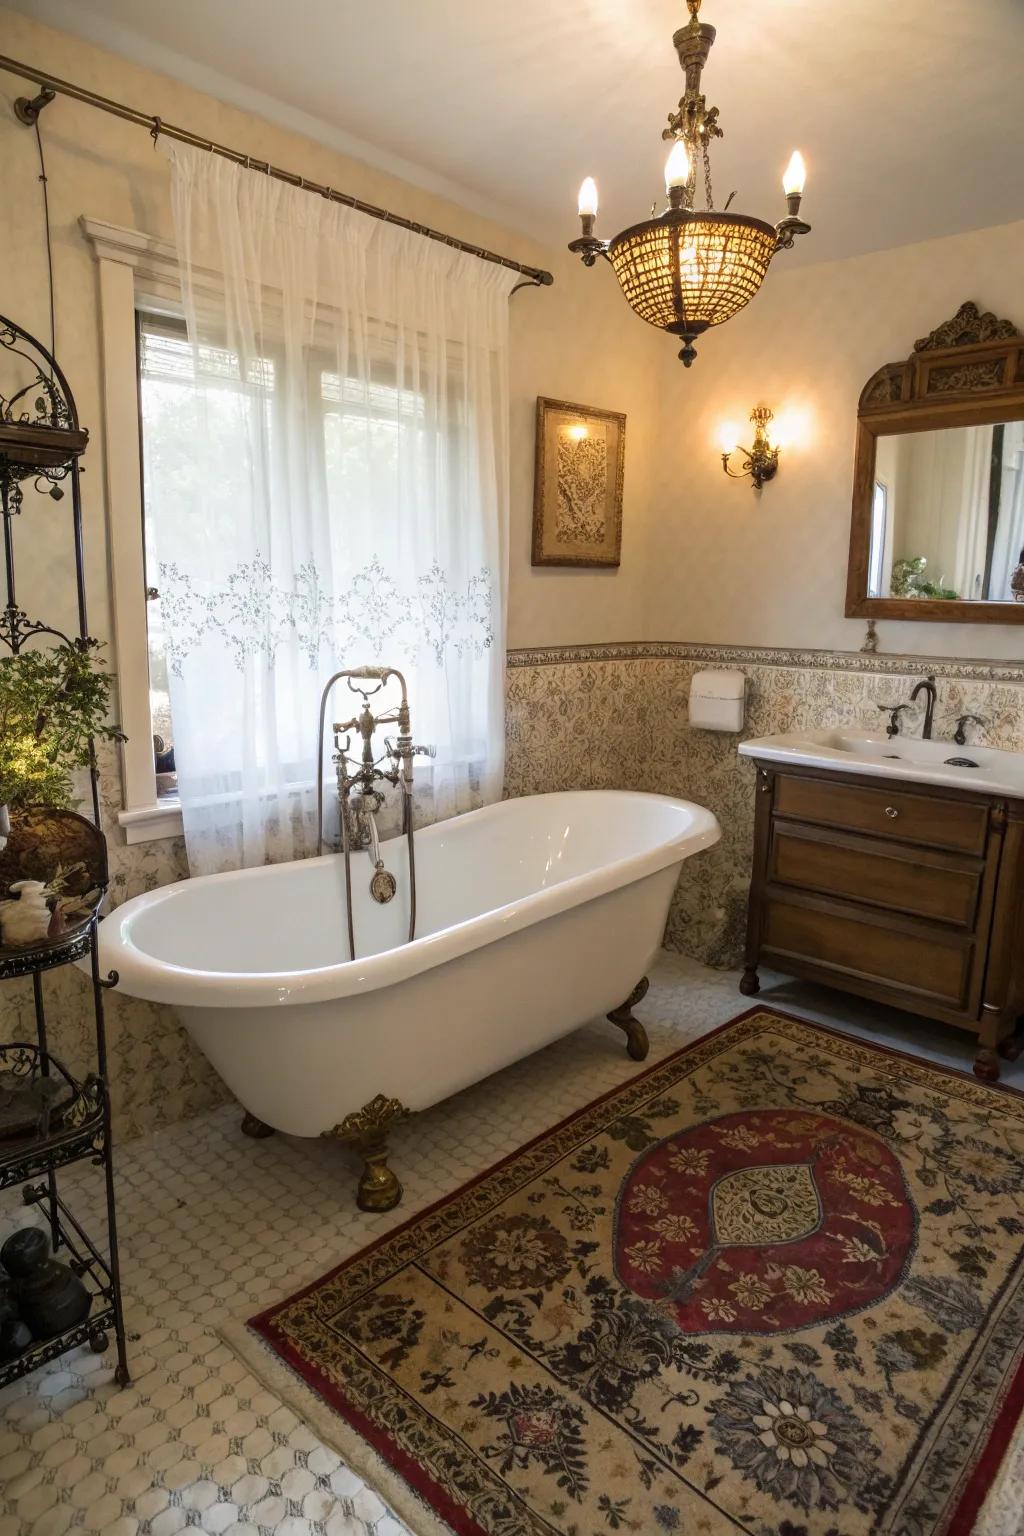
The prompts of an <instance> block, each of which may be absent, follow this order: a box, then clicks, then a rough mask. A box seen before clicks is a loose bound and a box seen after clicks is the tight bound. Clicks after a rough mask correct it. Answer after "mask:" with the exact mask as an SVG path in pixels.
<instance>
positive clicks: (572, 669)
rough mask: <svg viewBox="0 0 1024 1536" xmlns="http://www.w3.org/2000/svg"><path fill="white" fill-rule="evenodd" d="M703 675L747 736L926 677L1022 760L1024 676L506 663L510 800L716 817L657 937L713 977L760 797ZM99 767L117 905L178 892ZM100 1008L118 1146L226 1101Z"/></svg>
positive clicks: (69, 990) (571, 660)
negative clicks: (585, 791) (577, 795)
mask: <svg viewBox="0 0 1024 1536" xmlns="http://www.w3.org/2000/svg"><path fill="white" fill-rule="evenodd" d="M705 666H733V667H740V668H742V670H743V671H744V672H746V674H747V676H748V678H749V679H750V685H749V695H748V701H747V728H746V733H745V734H746V735H748V736H762V735H767V734H769V733H771V732H773V731H784V730H791V729H793V728H794V727H800V726H806V727H811V726H834V725H864V726H867V727H869V728H871V729H875V730H877V729H878V728H879V721H880V719H881V716H880V715H879V712H878V710H877V708H876V707H875V706H876V704H877V703H878V701H880V700H881V701H887V700H890V699H892V700H897V699H905V698H907V697H909V693H910V689H911V687H912V686H913V683H914V682H915V681H916V679H917V678H918V677H920V676H921V675H922V674H923V673H924V672H926V671H930V672H934V673H935V674H936V676H937V678H938V687H939V708H938V712H937V715H936V729H937V730H938V731H941V732H942V733H943V734H945V735H948V734H949V733H950V729H951V723H952V721H953V720H954V719H955V717H956V716H957V715H959V714H963V713H965V712H966V711H968V710H970V711H973V712H974V713H976V714H979V715H982V716H984V717H985V718H986V719H987V720H988V721H989V722H990V724H989V725H988V727H987V728H986V730H985V731H984V732H982V733H981V734H980V736H979V739H981V740H984V741H985V742H987V743H988V744H990V745H992V746H1000V747H1017V748H1021V749H1024V664H1022V665H1009V664H1005V663H999V664H992V665H990V666H983V665H981V664H978V663H958V662H933V661H926V660H919V659H915V658H890V657H882V656H873V657H867V656H861V655H859V654H853V655H846V654H842V655H830V654H828V653H821V652H807V651H763V650H749V649H734V648H731V647H711V646H697V645H686V644H653V643H646V642H638V643H636V644H627V645H608V646H573V647H566V648H561V649H557V650H546V651H513V652H511V653H510V655H509V669H508V701H507V710H506V731H507V746H508V753H507V766H506V792H507V793H508V794H510V795H524V794H533V793H539V792H542V791H544V790H550V789H575V788H590V789H599V788H610V789H642V790H650V791H653V792H655V793H658V794H669V795H682V796H683V797H685V798H687V799H692V800H697V801H700V802H701V803H702V804H704V805H708V806H710V807H711V809H712V810H713V811H714V812H715V813H716V815H717V816H718V819H719V820H720V822H721V823H722V829H723V836H722V841H721V842H720V843H719V844H718V845H717V847H715V848H712V849H710V850H708V852H706V853H702V854H701V855H700V856H699V857H698V858H694V859H691V860H689V861H688V862H687V863H686V864H685V865H684V867H683V875H682V879H681V881H680V884H679V889H678V891H677V893H676V897H675V900H674V902H673V905H672V911H671V914H670V917H669V923H668V930H667V933H666V943H667V944H668V945H669V947H670V948H673V949H678V950H682V951H683V952H685V953H687V954H691V955H694V956H696V957H697V958H698V959H700V960H704V961H705V962H707V963H708V964H710V965H717V966H725V965H730V964H732V963H734V962H735V961H736V960H737V959H738V958H739V954H740V950H741V947H742V940H743V928H744V921H745V914H746V900H747V882H748V880H749V875H750V846H751V837H752V829H753V810H754V793H753V769H752V767H751V765H750V764H749V763H747V762H745V761H744V760H742V759H740V758H739V757H737V755H736V747H737V744H738V742H739V740H740V737H738V736H734V735H720V734H718V733H717V732H711V731H702V730H691V728H690V725H689V722H688V716H687V697H688V693H689V686H690V678H691V676H692V674H693V673H694V672H695V671H698V670H699V669H700V668H701V667H705ZM911 728H912V729H913V728H914V727H911ZM102 767H103V779H102V784H103V790H104V797H105V798H104V807H103V809H104V830H105V832H106V834H107V842H108V845H109V849H110V868H111V901H112V904H113V905H115V906H116V905H117V904H118V903H120V902H122V901H126V900H127V899H128V898H129V897H130V896H135V895H137V894H138V893H139V892H140V891H147V890H152V889H154V887H156V886H159V885H167V884H169V883H171V882H172V881H175V880H180V879H182V878H184V876H185V875H186V873H187V865H186V862H185V849H184V845H183V843H182V841H181V840H180V839H168V840H165V841H162V842H152V843H139V844H135V845H134V846H132V847H127V846H126V845H125V843H124V839H123V835H122V833H121V831H120V829H119V827H118V826H117V819H116V813H117V810H118V809H119V805H120V801H119V798H118V769H117V763H116V760H115V759H114V758H113V756H112V755H110V754H108V755H107V756H106V757H105V759H104V762H103V764H102ZM43 985H44V988H45V996H46V1000H47V1012H48V1018H49V1023H50V1043H51V1047H52V1049H53V1050H54V1052H55V1053H56V1054H57V1055H59V1056H61V1057H62V1059H63V1060H65V1061H66V1063H67V1065H68V1066H69V1068H70V1069H71V1070H72V1071H79V1072H82V1071H85V1070H88V1067H89V1064H90V1062H91V1060H92V1045H91V1029H92V1014H91V1000H90V998H89V995H88V993H87V990H86V981H85V977H84V976H82V975H81V974H80V973H79V972H78V971H77V970H76V969H75V968H74V967H68V968H66V969H64V970H60V971H51V972H49V973H48V974H47V975H46V976H45V977H44V979H43ZM738 1006H739V1004H738V1002H737V1007H738ZM0 1007H2V1010H3V1013H2V1018H3V1029H2V1034H3V1037H4V1038H5V1039H29V1038H31V1037H32V1035H33V1032H34V1029H33V1010H32V990H31V985H30V983H29V982H27V981H26V982H24V983H21V982H12V983H9V984H8V985H7V986H5V988H4V992H3V995H2V997H0ZM106 1007H107V1025H108V1035H109V1041H110V1061H111V1071H112V1082H111V1091H112V1097H113V1103H114V1110H115V1115H116V1118H117V1124H118V1132H119V1134H120V1135H121V1136H130V1135H137V1134H139V1133H141V1132H143V1131H146V1130H151V1129H155V1128H156V1127H158V1126H160V1125H166V1124H168V1123H170V1122H172V1121H175V1120H181V1119H185V1118H186V1117H188V1116H189V1115H194V1114H198V1113H199V1112H200V1111H201V1110H203V1109H206V1108H208V1107H209V1106H210V1105H212V1104H215V1103H218V1102H219V1101H221V1100H223V1099H225V1098H227V1097H228V1096H229V1095H228V1093H227V1090H226V1088H225V1087H224V1085H223V1084H222V1083H221V1081H220V1079H219V1078H218V1076H217V1075H216V1073H215V1072H214V1071H213V1069H212V1067H210V1066H209V1065H208V1063H207V1062H206V1060H205V1058H204V1057H203V1056H201V1055H200V1054H199V1052H198V1051H197V1050H196V1049H195V1047H194V1046H193V1045H192V1043H191V1041H190V1040H189V1038H188V1036H187V1035H186V1034H185V1032H184V1030H183V1029H182V1028H181V1026H180V1025H179V1023H178V1021H177V1019H176V1018H175V1016H174V1014H173V1012H172V1011H171V1009H169V1008H166V1007H163V1006H161V1005H160V1004H157V1003H144V1002H140V1001H138V1000H137V999H135V998H131V997H125V996H122V995H120V994H119V993H118V992H117V990H116V989H115V990H114V991H113V992H111V993H109V994H108V995H107V999H106Z"/></svg>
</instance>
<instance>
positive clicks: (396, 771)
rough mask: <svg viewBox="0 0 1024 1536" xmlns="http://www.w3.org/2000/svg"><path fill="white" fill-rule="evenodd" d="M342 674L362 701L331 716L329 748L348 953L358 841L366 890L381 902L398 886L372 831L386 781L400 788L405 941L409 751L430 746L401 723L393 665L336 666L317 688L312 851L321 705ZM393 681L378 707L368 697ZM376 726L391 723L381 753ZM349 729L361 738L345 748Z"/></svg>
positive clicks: (403, 713)
mask: <svg viewBox="0 0 1024 1536" xmlns="http://www.w3.org/2000/svg"><path fill="white" fill-rule="evenodd" d="M342 679H344V680H345V681H346V683H347V684H348V688H349V690H350V692H351V693H354V694H356V695H357V696H358V698H359V699H360V700H361V701H362V702H361V708H359V710H358V712H357V713H356V714H355V715H353V716H352V717H351V718H350V719H348V720H337V721H335V722H334V725H333V734H334V753H333V757H332V761H333V763H334V767H335V774H336V777H337V785H338V811H339V815H340V818H341V842H342V853H343V856H344V861H345V906H346V919H347V924H348V951H349V959H350V960H354V959H355V957H356V944H355V928H354V924H353V918H352V870H351V860H350V853H351V851H352V850H353V849H357V848H366V849H367V850H368V852H369V855H370V861H371V863H372V864H373V875H372V877H371V880H370V895H371V896H372V897H373V899H374V901H377V902H388V901H390V900H391V899H392V897H393V896H394V895H395V892H396V890H397V889H398V885H397V881H396V880H395V877H394V875H392V874H391V873H390V872H389V871H388V870H386V869H385V868H384V863H383V860H382V859H381V853H380V838H379V836H378V832H377V820H376V817H377V812H378V811H379V810H380V808H381V806H382V805H383V803H384V795H383V792H382V790H381V789H379V788H377V786H378V785H385V784H390V785H393V786H394V787H395V788H397V789H399V790H400V791H401V795H402V833H403V835H404V836H405V841H406V852H407V855H408V861H409V940H410V942H411V941H412V939H413V938H414V937H415V935H416V856H415V853H414V851H413V850H414V842H413V832H414V827H413V798H412V790H413V757H414V756H416V755H417V754H424V755H426V756H429V757H433V755H434V752H433V749H432V748H430V747H419V746H416V745H415V743H414V742H413V739H412V730H411V727H410V723H409V718H410V716H409V694H408V690H407V688H406V684H405V678H404V677H403V676H402V674H401V672H399V671H398V670H397V668H395V667H378V666H372V667H344V668H342V669H341V670H340V671H338V672H335V673H333V674H332V675H331V677H329V678H328V679H327V682H326V683H325V685H324V688H323V692H322V693H321V695H320V723H319V731H318V734H317V757H316V763H317V776H316V801H317V828H316V846H317V853H318V854H322V853H323V851H324V738H325V731H326V726H327V704H328V701H329V699H330V697H331V692H332V690H333V688H334V686H335V684H336V683H339V682H340V681H341V680H342ZM392 681H394V682H395V683H396V684H397V685H398V687H399V689H400V691H401V696H400V700H399V703H398V705H397V707H396V706H394V705H392V706H390V707H388V708H384V709H381V708H380V706H379V705H375V706H374V707H375V708H377V709H378V713H377V714H374V710H373V708H371V705H370V700H371V699H373V698H375V697H376V695H377V694H379V693H381V692H382V690H383V689H384V688H385V687H387V685H388V684H389V683H391V682H392ZM382 725H397V726H398V735H397V737H396V739H395V740H394V741H390V740H388V739H387V738H385V743H384V754H383V756H381V757H377V756H376V755H375V752H374V745H373V741H374V735H375V733H376V731H377V730H378V728H379V727H380V726H382ZM352 733H356V734H357V735H358V737H359V740H360V741H361V743H362V745H361V749H360V750H359V751H358V755H357V754H356V753H353V752H352V750H351V748H352V744H353V741H352Z"/></svg>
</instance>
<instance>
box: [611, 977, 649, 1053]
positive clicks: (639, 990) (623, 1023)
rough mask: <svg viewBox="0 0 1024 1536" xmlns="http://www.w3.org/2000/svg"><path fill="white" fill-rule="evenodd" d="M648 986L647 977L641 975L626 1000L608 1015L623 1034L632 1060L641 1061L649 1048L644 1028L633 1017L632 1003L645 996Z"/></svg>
mask: <svg viewBox="0 0 1024 1536" xmlns="http://www.w3.org/2000/svg"><path fill="white" fill-rule="evenodd" d="M649 986H650V982H649V981H648V979H647V977H646V976H641V978H640V980H639V981H638V982H637V984H636V986H635V987H634V988H633V990H632V992H631V993H630V994H629V996H628V997H627V998H626V1001H625V1002H624V1003H620V1004H619V1006H618V1008H613V1009H612V1011H611V1013H610V1014H609V1015H608V1019H609V1022H610V1023H612V1024H614V1025H615V1027H616V1029H621V1030H622V1031H623V1033H624V1034H625V1036H626V1050H627V1051H628V1053H629V1055H630V1056H631V1057H632V1059H633V1060H634V1061H643V1060H644V1059H645V1057H646V1055H647V1052H648V1051H649V1050H650V1048H651V1043H650V1041H649V1040H648V1038H647V1031H646V1029H644V1027H643V1025H642V1024H641V1023H640V1020H639V1019H635V1018H634V1017H633V1007H634V1005H635V1004H636V1003H639V1002H640V1001H641V1000H642V999H643V998H645V997H646V996H647V989H648V987H649Z"/></svg>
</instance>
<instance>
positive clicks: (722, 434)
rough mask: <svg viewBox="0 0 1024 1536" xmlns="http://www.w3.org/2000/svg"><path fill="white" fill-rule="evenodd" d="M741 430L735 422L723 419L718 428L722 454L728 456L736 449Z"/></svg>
mask: <svg viewBox="0 0 1024 1536" xmlns="http://www.w3.org/2000/svg"><path fill="white" fill-rule="evenodd" d="M738 438H739V432H738V430H737V428H736V425H735V423H734V422H731V421H723V422H722V425H721V426H720V427H719V429H718V441H719V445H720V446H721V449H722V456H723V457H724V458H728V456H729V455H730V454H731V453H734V452H735V450H736V444H737V440H738Z"/></svg>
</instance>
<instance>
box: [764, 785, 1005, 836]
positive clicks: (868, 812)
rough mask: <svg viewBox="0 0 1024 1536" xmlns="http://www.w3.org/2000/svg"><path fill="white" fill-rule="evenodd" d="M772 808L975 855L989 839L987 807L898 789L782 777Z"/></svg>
mask: <svg viewBox="0 0 1024 1536" xmlns="http://www.w3.org/2000/svg"><path fill="white" fill-rule="evenodd" d="M773 809H774V813H775V815H776V816H787V817H792V818H793V819H794V820H796V821H813V822H817V823H818V824H820V825H822V826H826V827H838V828H840V829H844V830H846V831H848V832H870V833H872V834H873V835H874V836H876V837H884V838H894V839H899V840H900V841H901V842H906V843H917V844H919V845H921V846H923V847H926V848H950V849H953V850H955V851H957V852H960V853H972V854H976V855H979V856H980V855H981V854H983V853H984V852H985V845H986V842H987V840H988V817H989V808H988V806H987V805H984V804H978V803H976V802H973V801H970V800H944V799H942V798H941V797H940V796H938V795H919V794H915V793H914V792H913V791H908V790H906V789H904V788H902V787H901V786H899V785H896V784H890V785H889V786H887V787H886V788H884V789H872V788H868V787H867V786H865V785H860V784H849V783H847V784H843V783H839V782H837V781H836V780H835V779H805V778H800V777H798V776H797V775H795V774H788V773H786V774H780V775H779V776H778V778H777V779H776V782H775V803H774V807H773Z"/></svg>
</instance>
